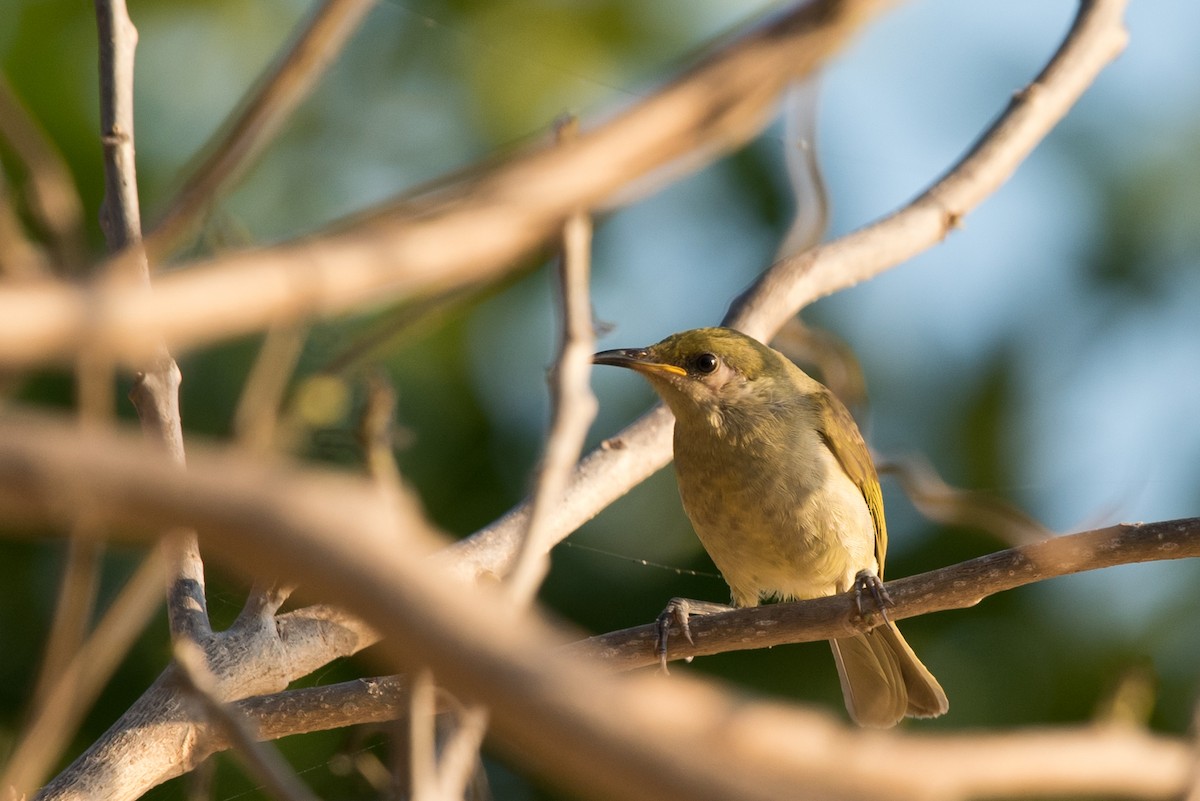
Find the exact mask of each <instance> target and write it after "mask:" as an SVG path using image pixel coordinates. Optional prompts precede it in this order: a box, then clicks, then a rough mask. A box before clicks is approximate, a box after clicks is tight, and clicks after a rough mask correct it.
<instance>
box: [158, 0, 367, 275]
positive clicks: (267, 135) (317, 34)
mask: <svg viewBox="0 0 1200 801" xmlns="http://www.w3.org/2000/svg"><path fill="white" fill-rule="evenodd" d="M374 6H375V0H325V2H324V3H322V4H321V6H320V8H318V9H317V10H316V11H315V12H313V14H312V16H311V17H310V18H309V19H308V20H307V21H306V22H305V24H304V28H303V30H302V31H301V32H300V34H299V35H298V36H297V37H296V40H295V41H294V42H293V43H292V44H291V45H290V46H289V47H288V48H287V50H286V51H285V52H284V53H283V55H282V56H281V57H280V58H279V59H278V60H277V61H276V63H274V64H273V65H272V66H271V70H270V72H269V73H268V74H266V75H265V76H264V77H263V79H262V80H261V81H260V84H259V85H258V86H257V87H255V90H254V92H253V94H252V95H251V96H250V97H248V98H247V99H246V100H245V101H243V103H242V105H241V107H240V108H239V109H238V112H237V115H236V116H235V117H234V118H233V119H232V120H231V121H230V122H229V123H228V124H227V125H226V126H225V128H223V129H222V131H221V132H220V133H219V134H218V136H217V137H215V140H216V141H214V142H210V143H209V144H208V145H206V146H205V148H204V149H203V150H204V151H206V152H207V155H206V156H205V158H204V160H203V161H202V162H200V164H199V165H197V166H196V168H195V169H194V170H193V171H192V172H191V173H190V174H189V175H188V176H187V177H186V178H185V179H184V180H183V183H182V186H180V188H179V189H178V190H177V191H176V194H175V196H174V197H173V198H172V199H171V201H170V204H169V205H168V207H167V209H166V211H165V212H163V215H162V217H161V218H160V219H159V221H158V222H157V223H156V224H155V225H154V227H153V228H152V229H151V230H150V231H149V232H148V233H147V234H146V250H147V251H148V252H149V254H150V260H151V262H157V261H158V260H159V259H160V258H162V257H163V256H164V255H165V254H166V253H168V252H169V251H170V250H171V248H172V247H174V246H175V244H176V243H178V242H179V241H180V240H181V239H183V238H184V237H185V236H187V234H188V233H189V232H190V231H191V230H192V229H193V228H194V227H195V226H196V224H197V219H198V218H199V217H200V215H201V214H202V213H203V211H204V209H205V208H206V207H207V206H208V205H209V204H210V203H212V202H213V201H214V200H215V199H216V198H217V196H218V194H219V193H220V192H221V190H222V189H223V188H224V187H226V186H227V185H228V184H230V183H231V182H233V181H234V180H236V179H237V177H238V176H239V175H240V174H241V172H242V171H243V170H245V169H246V167H247V166H248V165H249V164H250V163H251V162H252V161H253V160H254V158H255V157H256V156H257V155H258V153H259V152H260V151H261V150H262V149H263V147H265V146H266V144H267V143H268V142H269V141H270V140H271V138H272V137H273V136H274V135H275V134H276V133H277V132H278V130H279V128H280V127H281V126H282V125H283V123H284V121H286V120H287V118H288V116H289V115H290V114H291V113H292V111H293V110H295V108H296V107H297V106H298V105H299V104H300V103H301V102H302V101H303V100H304V98H306V97H307V96H308V93H309V92H310V91H311V90H312V87H313V86H314V85H316V83H317V81H318V80H319V79H320V77H321V76H322V75H323V74H324V73H325V70H326V69H327V68H328V66H329V64H330V63H331V62H332V61H333V59H334V58H336V57H337V56H338V54H339V53H341V51H342V48H343V47H345V44H346V42H347V40H349V38H350V36H351V35H352V34H353V33H354V32H355V31H356V30H358V26H359V24H360V23H361V22H362V20H363V17H365V16H366V14H367V12H368V11H370V10H371V9H372V8H373V7H374Z"/></svg>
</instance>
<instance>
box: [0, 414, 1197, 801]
mask: <svg viewBox="0 0 1200 801" xmlns="http://www.w3.org/2000/svg"><path fill="white" fill-rule="evenodd" d="M191 462H192V466H191V469H190V470H189V471H188V473H187V474H186V475H185V474H182V473H180V472H179V471H174V470H166V469H163V468H164V466H165V463H164V462H163V461H162V459H161V457H160V458H158V459H155V458H153V456H147V454H146V452H145V449H144V448H142V447H139V445H138V443H136V442H133V441H131V440H130V438H129V437H127V436H125V437H122V436H115V435H104V434H96V435H94V436H92V435H89V436H86V437H83V438H80V437H79V436H78V435H77V433H76V431H75V428H74V426H71V425H69V424H67V423H64V422H61V421H59V422H53V421H47V420H44V419H36V418H24V419H20V420H16V421H4V422H0V512H4V513H5V514H7V515H9V516H10V519H11V518H12V517H13V516H24V517H26V518H28V519H34V520H39V521H41V522H53V521H54V520H56V519H58V518H60V517H61V516H63V515H64V514H69V510H64V508H63V504H64V503H66V504H69V503H70V501H71V500H72V499H71V498H64V497H63V487H69V488H71V489H73V490H75V493H77V494H82V495H83V497H84V498H85V499H86V500H91V499H92V496H93V494H94V496H95V497H103V498H107V499H108V505H107V506H106V507H104V510H105V512H106V513H107V514H108V515H109V516H110V517H111V518H112V519H113V521H114V522H121V523H125V524H128V525H133V526H134V527H135V528H133V529H131V530H130V531H131V533H133V534H136V533H137V532H138V531H146V532H147V533H146V534H145V535H143V536H144V537H145V538H146V539H147V540H150V539H152V537H153V533H152V532H153V531H154V530H156V529H157V528H159V527H162V526H165V525H189V526H195V527H197V528H198V529H199V530H202V531H204V532H205V546H206V548H207V549H209V550H210V552H211V553H212V554H214V555H216V556H217V557H218V558H219V559H221V560H222V561H223V562H224V563H225V564H227V565H228V566H229V567H230V568H232V569H235V570H246V571H248V572H252V571H253V566H254V565H259V564H262V563H264V562H265V561H266V560H271V561H272V562H274V563H275V564H277V565H278V566H279V568H280V569H281V570H283V571H286V573H287V575H288V577H289V578H291V579H293V580H296V581H298V582H300V583H301V584H302V585H303V586H305V587H307V588H309V591H310V592H311V593H313V594H315V595H318V596H320V597H323V598H328V599H329V600H331V601H334V602H336V603H339V604H342V605H344V606H345V607H346V608H348V609H350V610H352V611H353V612H355V613H357V614H361V615H362V616H363V618H364V619H365V620H366V621H367V622H369V623H370V624H371V625H372V626H374V627H375V628H376V629H377V630H379V631H380V632H382V633H384V634H385V639H384V640H383V641H382V642H381V652H382V653H383V654H384V655H385V656H386V658H388V659H389V660H390V661H392V663H393V664H394V665H396V666H397V667H400V668H416V667H421V666H427V667H429V668H431V669H432V670H433V671H434V673H435V674H436V675H437V676H438V680H439V682H440V683H441V684H443V685H444V686H446V687H447V688H449V689H450V690H452V691H453V692H454V693H455V694H456V695H458V696H460V697H463V698H466V699H469V701H470V702H472V703H483V704H486V705H487V707H488V709H489V710H490V711H491V714H492V720H493V725H494V727H495V731H496V732H497V735H498V737H499V742H501V743H502V744H506V745H507V746H508V747H511V748H512V749H513V754H514V757H515V758H518V759H519V760H521V761H524V762H525V763H526V764H528V765H529V766H531V767H533V768H534V769H536V770H537V771H539V772H540V773H542V774H543V775H545V776H548V777H550V778H551V779H552V780H554V781H557V782H562V783H564V784H567V785H570V786H572V787H573V788H574V789H575V790H576V791H578V792H583V793H585V794H588V795H590V796H591V797H595V798H605V797H623V798H630V799H672V798H690V799H702V800H703V799H714V801H715V799H728V798H746V799H768V798H770V799H777V798H779V797H786V796H787V795H788V794H789V793H791V792H794V790H795V788H796V787H798V786H804V787H806V788H808V789H809V790H810V792H811V793H812V794H813V795H814V796H822V797H829V798H846V799H849V798H873V799H880V798H882V799H885V801H886V800H887V799H916V798H931V797H933V798H937V797H956V796H955V795H954V794H956V793H966V794H976V793H978V794H981V795H992V794H996V793H1000V792H1017V791H1018V790H1017V789H1014V788H1026V789H1027V788H1028V787H1030V786H1031V782H1035V781H1036V782H1037V784H1036V786H1037V787H1051V788H1054V789H1055V790H1056V791H1068V790H1069V791H1077V792H1088V791H1094V792H1100V789H1098V786H1099V785H1101V784H1103V786H1104V788H1105V790H1106V791H1107V790H1114V791H1117V792H1121V793H1128V794H1130V795H1133V796H1138V797H1146V798H1159V797H1166V796H1168V795H1170V794H1172V793H1174V794H1178V793H1179V792H1181V791H1182V789H1183V788H1184V787H1186V786H1187V782H1189V781H1190V771H1191V768H1192V759H1191V753H1190V746H1189V745H1188V744H1187V743H1185V742H1182V741H1179V740H1172V739H1168V738H1161V737H1151V736H1149V735H1144V734H1134V733H1130V732H1126V731H1114V730H1109V729H1104V730H1094V731H1091V730H1089V732H1090V733H1084V732H1078V731H1076V732H1064V733H1062V734H1063V737H1061V738H1057V739H1056V738H1054V737H1050V736H1045V737H1040V738H1039V737H1038V736H1030V737H1028V738H1022V737H1020V736H1018V735H1014V736H1013V739H1012V740H1010V741H1009V744H1010V747H1008V748H1007V749H997V754H1003V756H1004V759H1000V758H999V757H998V756H993V757H990V758H989V759H988V760H987V768H986V769H981V768H974V767H972V765H973V764H974V763H970V764H968V763H966V762H963V763H961V764H950V765H944V767H943V768H939V769H938V770H931V769H930V767H929V766H931V765H935V764H942V763H944V755H945V754H946V753H947V752H949V751H951V750H952V749H953V748H961V749H964V753H965V751H966V750H969V749H978V746H977V745H976V744H975V743H974V742H973V741H972V738H953V737H951V738H928V739H926V738H923V737H912V736H906V735H904V734H902V733H898V732H888V733H884V732H863V731H853V730H850V729H848V728H847V727H845V726H843V725H841V724H838V723H835V722H834V721H833V719H832V718H830V717H829V716H826V715H822V714H815V713H812V712H808V711H804V710H802V709H799V708H789V707H786V706H783V705H780V704H777V703H760V702H755V701H749V700H746V699H744V698H739V697H738V696H736V695H734V694H732V693H727V692H723V691H721V690H720V689H719V688H718V687H716V686H714V685H712V684H711V683H706V682H700V681H697V680H695V679H692V678H689V677H686V676H676V677H674V678H671V679H667V678H664V677H661V676H658V675H655V674H649V675H646V674H632V675H624V676H623V677H620V678H618V677H614V676H612V675H610V674H606V673H605V672H604V671H602V670H600V668H599V666H597V665H595V664H592V662H591V661H590V660H580V659H573V658H571V657H570V655H569V654H568V653H566V652H564V651H563V650H562V649H561V648H560V647H558V646H559V645H560V644H561V642H562V638H563V634H562V632H560V631H557V630H555V629H554V628H553V627H551V626H549V625H548V624H547V623H546V622H545V621H544V620H543V619H542V617H541V615H539V614H536V613H535V614H531V615H529V616H528V617H526V618H523V619H513V617H512V615H511V613H510V612H509V604H508V603H507V602H506V601H505V600H504V599H503V598H502V597H501V596H500V595H499V589H498V588H489V587H474V588H472V587H470V586H467V585H463V584H461V583H458V582H453V581H448V580H447V578H446V577H445V576H444V574H442V573H441V572H440V571H436V570H431V568H430V565H429V562H428V561H427V560H426V559H425V558H424V557H423V556H422V555H421V554H420V553H419V550H420V549H416V548H413V547H408V546H409V543H405V542H399V543H398V542H397V541H396V531H397V530H398V529H397V521H396V520H395V518H394V514H393V513H392V507H391V505H390V504H388V503H387V502H386V499H385V498H384V496H382V495H380V494H379V493H378V491H377V488H376V487H374V485H373V484H372V483H370V482H368V481H365V480H351V479H348V478H346V477H344V476H336V475H332V474H329V473H323V472H320V471H313V470H302V471H298V470H294V469H288V468H284V467H282V466H273V467H268V466H264V465H261V464H255V463H248V462H247V460H245V459H244V458H238V457H235V456H232V455H229V454H222V453H209V452H208V451H207V450H206V449H199V448H195V447H193V451H192V456H191ZM350 510H352V512H351V511H350ZM1139 531H1142V532H1154V536H1152V537H1151V536H1140V535H1138V532H1139ZM1119 533H1120V536H1121V537H1129V536H1132V537H1133V539H1134V540H1137V539H1141V540H1145V541H1146V542H1147V543H1151V542H1153V543H1157V544H1156V545H1152V546H1150V547H1152V548H1155V549H1157V551H1158V552H1159V553H1160V554H1162V555H1166V556H1173V555H1180V554H1182V553H1183V548H1184V547H1185V546H1184V542H1185V540H1186V541H1191V540H1194V539H1196V536H1197V521H1194V520H1192V521H1184V522H1181V523H1178V524H1162V528H1161V529H1154V528H1151V527H1141V528H1140V529H1135V528H1131V529H1128V530H1125V531H1123V532H1119ZM1159 535H1161V537H1160V536H1159ZM1098 539H1103V538H1102V537H1100V538H1098ZM1125 541H1132V540H1125ZM1068 542H1069V541H1068ZM1053 543H1054V541H1052V543H1051V544H1044V545H1043V549H1042V550H1041V551H1038V550H1037V549H1034V550H1033V551H1028V550H1027V551H1024V552H1023V557H1022V559H1021V560H1020V561H1019V562H1015V563H1012V564H1018V565H1026V564H1028V565H1032V567H1026V568H1023V569H1027V570H1033V571H1035V572H1036V573H1037V574H1038V575H1046V574H1048V572H1049V571H1051V570H1053V569H1055V568H1054V567H1053V566H1054V565H1055V564H1072V561H1071V560H1073V559H1074V560H1082V559H1084V558H1088V557H1087V556H1086V555H1087V554H1089V553H1090V554H1091V555H1092V556H1091V557H1090V558H1094V559H1097V560H1099V561H1100V562H1104V560H1110V561H1111V560H1112V559H1113V558H1114V556H1113V549H1112V548H1111V547H1106V546H1104V545H1103V544H1102V543H1101V542H1093V541H1088V540H1087V539H1086V538H1084V545H1083V546H1080V544H1079V543H1074V546H1078V547H1069V548H1067V549H1066V550H1065V551H1064V550H1062V546H1060V545H1056V544H1053ZM1186 547H1187V548H1191V547H1193V546H1192V545H1187V546H1186ZM1189 552H1190V551H1189ZM1030 554H1032V557H1031V556H1030ZM1005 564H1006V563H1004V562H1001V563H998V564H996V565H992V566H990V567H987V568H986V569H981V572H980V573H979V575H982V576H987V575H989V574H990V571H991V570H992V569H993V568H994V569H996V570H1005V571H1006V570H1007V567H1005ZM1074 564H1077V565H1078V564H1081V562H1075V563H1074ZM1009 566H1011V565H1009ZM897 584H899V582H897ZM899 589H903V587H900V588H899ZM914 592H915V590H914ZM905 593H906V594H904V595H903V596H902V597H904V598H906V599H907V597H908V596H907V590H906V591H905ZM966 593H967V594H966V596H965V599H964V602H965V603H969V602H971V601H974V600H975V599H976V598H978V590H977V588H976V587H973V586H972V587H970V588H969V589H968V590H967V591H966ZM834 600H835V601H837V600H840V601H841V602H842V603H843V604H845V603H846V601H845V599H834ZM902 603H907V600H906V601H902ZM915 603H916V602H915V601H914V604H915ZM915 608H916V607H915V606H914V607H913V609H915ZM845 609H846V606H843V611H844V610H845ZM909 611H912V609H909ZM822 636H826V635H825V634H822ZM214 673H215V674H216V675H220V673H219V672H218V671H214ZM169 682H170V676H169V674H167V675H166V676H164V678H163V679H161V680H160V682H159V684H158V685H156V687H157V688H159V689H162V690H166V689H169V687H168V685H169ZM244 689H245V688H244V687H228V686H227V687H221V688H220V689H219V691H218V693H217V695H218V697H223V698H224V697H237V693H238V692H240V691H244ZM172 697H173V696H172V695H171V694H170V693H166V694H164V695H163V696H162V699H163V702H164V704H167V705H168V706H170V704H171V702H170V699H171V698H172ZM664 709H669V710H671V713H670V714H663V710H664ZM178 733H181V732H180V731H177V734H178ZM1051 734H1053V733H1051ZM125 736H126V737H127V738H137V739H138V740H144V739H145V737H146V732H145V731H142V732H137V731H136V730H131V729H125ZM996 742H997V743H998V742H1000V741H999V740H997V741H996ZM1117 749H1123V751H1122V753H1116V750H1117ZM864 753H866V754H870V759H862V758H860V755H861V754H864ZM976 753H978V751H977V750H976ZM1097 755H1099V757H1100V759H1101V761H1098V760H1097ZM1131 755H1136V756H1137V760H1138V761H1136V762H1134V761H1133V760H1131V759H1130V756H1131ZM1010 757H1011V758H1013V759H1017V758H1019V759H1021V760H1023V761H1022V762H1015V761H1014V762H1009V761H1005V760H1007V759H1008V758H1010ZM914 765H915V766H919V767H920V769H917V768H914V767H913V766H914ZM1030 771H1033V772H1032V773H1031V772H1030ZM115 772H116V773H123V771H115ZM92 775H93V776H94V775H95V774H92ZM880 775H885V776H888V777H889V781H888V782H886V783H881V782H879V780H878V777H879V776H880ZM893 776H895V777H897V778H896V780H895V781H893V780H892V779H891V777H893ZM1031 776H1036V777H1037V778H1036V779H1034V778H1031ZM109 778H111V777H109ZM947 788H949V789H947ZM60 789H61V788H60ZM106 789H107V788H106ZM142 789H144V788H142ZM91 790H92V792H93V793H94V792H96V787H95V786H93V787H92V788H91ZM942 793H946V794H947V795H946V796H941V795H940V794H942ZM42 797H45V798H51V797H54V798H64V797H77V796H74V795H71V794H68V793H65V792H62V793H50V792H49V791H47V792H44V793H43V795H42ZM105 797H109V798H127V797H131V796H129V795H120V794H111V793H108V794H106V795H105Z"/></svg>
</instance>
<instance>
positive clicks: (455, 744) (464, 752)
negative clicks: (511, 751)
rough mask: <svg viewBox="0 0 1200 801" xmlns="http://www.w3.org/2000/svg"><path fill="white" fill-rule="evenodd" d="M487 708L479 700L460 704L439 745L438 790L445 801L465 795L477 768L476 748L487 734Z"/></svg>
mask: <svg viewBox="0 0 1200 801" xmlns="http://www.w3.org/2000/svg"><path fill="white" fill-rule="evenodd" d="M487 726H488V712H487V708H486V707H484V706H483V705H481V704H474V705H471V706H467V707H462V708H460V709H458V710H457V712H456V714H455V716H454V730H453V732H451V734H450V736H449V738H448V740H447V741H446V743H445V744H444V745H443V746H442V755H441V759H440V760H439V762H438V792H439V793H440V797H441V798H443V799H446V801H452V800H453V799H461V798H465V797H466V793H467V789H468V788H469V787H470V786H471V783H472V781H473V780H474V779H475V776H476V774H477V773H478V771H479V763H480V756H479V749H480V748H482V747H483V738H484V735H486V734H487Z"/></svg>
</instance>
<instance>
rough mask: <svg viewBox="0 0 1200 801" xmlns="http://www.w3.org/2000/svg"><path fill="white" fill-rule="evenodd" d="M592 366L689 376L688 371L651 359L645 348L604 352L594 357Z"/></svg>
mask: <svg viewBox="0 0 1200 801" xmlns="http://www.w3.org/2000/svg"><path fill="white" fill-rule="evenodd" d="M592 364H610V365H612V366H614V367H628V368H629V369H631V370H637V371H638V372H639V373H667V374H669V375H687V370H684V369H683V368H682V367H676V366H675V365H673V364H664V363H662V362H656V361H654V360H653V359H652V358H651V357H650V352H649V351H647V350H646V349H645V348H622V349H618V350H602V351H600V352H599V353H597V354H596V355H594V356H592Z"/></svg>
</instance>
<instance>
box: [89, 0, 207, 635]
mask: <svg viewBox="0 0 1200 801" xmlns="http://www.w3.org/2000/svg"><path fill="white" fill-rule="evenodd" d="M95 2H96V21H97V27H98V33H99V44H100V139H101V142H102V143H103V145H104V202H103V204H102V205H101V207H100V224H101V227H102V228H103V229H104V234H105V237H106V238H107V240H108V247H109V250H110V251H111V252H113V253H125V254H127V258H126V259H125V260H123V261H118V262H116V264H117V265H118V266H120V267H123V268H124V269H123V270H117V271H114V274H112V275H110V276H106V280H105V281H104V283H106V284H107V283H115V284H117V285H126V284H134V285H136V291H137V293H138V294H139V295H140V296H142V297H143V298H146V299H148V300H149V301H150V302H151V303H153V302H154V301H153V299H152V298H151V296H150V293H149V291H148V289H149V284H150V268H149V265H148V262H147V260H146V253H145V250H144V249H143V248H142V241H141V240H142V223H141V212H140V210H139V207H138V192H137V168H136V166H135V159H134V147H133V61H134V53H135V51H136V49H137V38H138V34H137V29H136V28H135V27H134V26H133V22H132V21H131V20H130V19H129V11H128V9H127V8H126V6H125V0H95ZM139 336H140V337H141V338H143V339H145V338H147V337H148V339H149V340H150V347H149V348H148V350H147V351H146V361H145V362H144V363H143V369H142V371H141V372H139V373H138V375H137V378H136V380H135V381H134V385H133V389H132V390H131V391H130V393H129V397H130V400H131V401H132V402H133V405H134V408H135V409H136V410H137V413H138V419H139V420H141V423H142V430H143V431H144V432H145V433H146V436H147V437H148V438H149V439H150V441H152V442H155V443H158V444H159V445H161V446H162V447H164V448H165V449H166V450H167V452H168V453H170V454H171V456H172V458H173V459H174V460H175V462H176V463H177V464H179V465H182V464H183V463H184V460H185V457H184V449H183V426H182V424H181V422H180V417H179V382H180V380H181V376H180V373H179V367H178V365H176V364H175V360H174V359H172V358H171V355H170V354H169V353H168V352H167V350H166V347H165V346H164V345H163V343H162V341H161V340H160V339H158V337H157V332H156V331H155V330H154V329H153V328H143V329H142V330H141V332H140V333H139ZM108 344H109V343H108V342H107V341H106V340H105V338H104V337H97V338H96V339H95V340H94V341H89V343H88V344H87V346H86V349H88V350H91V352H92V354H93V356H94V358H96V359H102V360H104V361H105V362H106V363H107V362H109V361H110V360H111V359H112V352H111V350H110V349H109V348H108ZM162 547H163V548H165V549H166V550H167V553H168V555H169V556H170V558H171V563H172V565H173V568H172V570H171V571H170V578H169V579H168V585H169V589H168V592H167V616H168V619H169V621H170V626H171V634H172V636H173V637H175V638H179V637H188V638H191V639H193V640H195V641H197V642H199V641H200V640H202V639H204V638H205V637H207V636H209V635H210V634H211V633H212V627H211V625H210V624H209V620H208V602H207V600H206V599H205V596H204V563H203V562H202V561H201V559H200V548H199V546H198V545H197V543H196V534H195V532H193V531H187V530H184V529H176V530H172V531H169V532H167V533H166V534H165V535H164V537H163V545H162Z"/></svg>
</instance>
